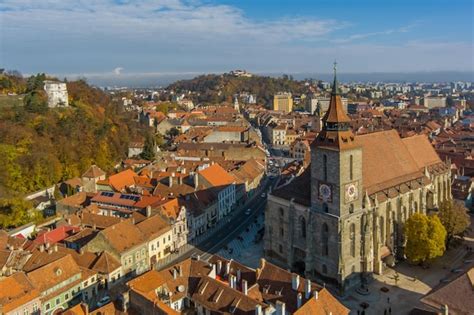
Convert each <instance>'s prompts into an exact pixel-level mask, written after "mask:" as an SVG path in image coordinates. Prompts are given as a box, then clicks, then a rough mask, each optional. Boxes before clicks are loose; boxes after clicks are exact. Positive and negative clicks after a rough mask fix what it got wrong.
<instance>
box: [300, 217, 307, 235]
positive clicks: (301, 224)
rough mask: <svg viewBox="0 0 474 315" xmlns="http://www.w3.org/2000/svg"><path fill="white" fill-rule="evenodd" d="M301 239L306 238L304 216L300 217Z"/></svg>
mask: <svg viewBox="0 0 474 315" xmlns="http://www.w3.org/2000/svg"><path fill="white" fill-rule="evenodd" d="M300 226H301V237H302V238H306V220H305V218H304V217H303V216H301V217H300Z"/></svg>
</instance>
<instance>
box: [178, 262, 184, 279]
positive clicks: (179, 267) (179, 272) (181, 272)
mask: <svg viewBox="0 0 474 315" xmlns="http://www.w3.org/2000/svg"><path fill="white" fill-rule="evenodd" d="M178 274H179V276H180V277H182V276H183V267H182V266H181V265H179V266H178Z"/></svg>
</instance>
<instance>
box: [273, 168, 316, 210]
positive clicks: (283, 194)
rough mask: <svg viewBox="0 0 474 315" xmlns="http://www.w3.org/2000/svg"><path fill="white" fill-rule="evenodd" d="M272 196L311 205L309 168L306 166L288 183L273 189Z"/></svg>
mask: <svg viewBox="0 0 474 315" xmlns="http://www.w3.org/2000/svg"><path fill="white" fill-rule="evenodd" d="M272 195H273V196H276V197H280V198H283V199H287V200H291V199H294V201H295V202H296V203H298V204H301V205H304V206H308V207H309V206H311V168H310V167H307V168H306V169H305V170H304V172H303V174H301V175H300V176H298V177H296V178H295V179H293V180H292V181H291V182H290V183H289V184H287V185H285V186H282V187H280V188H278V189H275V190H274V191H273V192H272Z"/></svg>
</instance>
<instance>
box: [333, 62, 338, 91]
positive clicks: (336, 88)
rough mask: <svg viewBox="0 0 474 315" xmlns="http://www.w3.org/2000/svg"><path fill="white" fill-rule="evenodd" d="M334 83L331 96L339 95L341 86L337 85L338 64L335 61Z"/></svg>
mask: <svg viewBox="0 0 474 315" xmlns="http://www.w3.org/2000/svg"><path fill="white" fill-rule="evenodd" d="M333 69H334V82H333V83H332V93H331V95H337V92H338V91H339V86H338V84H337V77H336V72H337V62H336V61H334V67H333Z"/></svg>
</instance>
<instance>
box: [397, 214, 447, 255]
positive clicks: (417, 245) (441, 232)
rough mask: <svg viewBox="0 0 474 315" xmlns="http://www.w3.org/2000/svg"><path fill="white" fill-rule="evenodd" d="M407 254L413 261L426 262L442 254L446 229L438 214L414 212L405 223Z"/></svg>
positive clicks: (444, 247) (444, 246)
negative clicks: (429, 214)
mask: <svg viewBox="0 0 474 315" xmlns="http://www.w3.org/2000/svg"><path fill="white" fill-rule="evenodd" d="M404 229H405V237H406V247H405V255H406V256H407V258H408V260H409V261H410V262H412V263H424V262H426V261H429V260H432V259H434V258H436V257H438V256H442V255H443V253H444V251H445V249H446V243H445V241H446V229H445V228H444V226H443V224H442V223H441V221H440V219H439V217H438V216H437V215H433V216H427V215H425V214H422V213H415V214H413V215H412V216H411V217H410V218H409V219H408V220H407V221H406V223H405V228H404Z"/></svg>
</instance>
